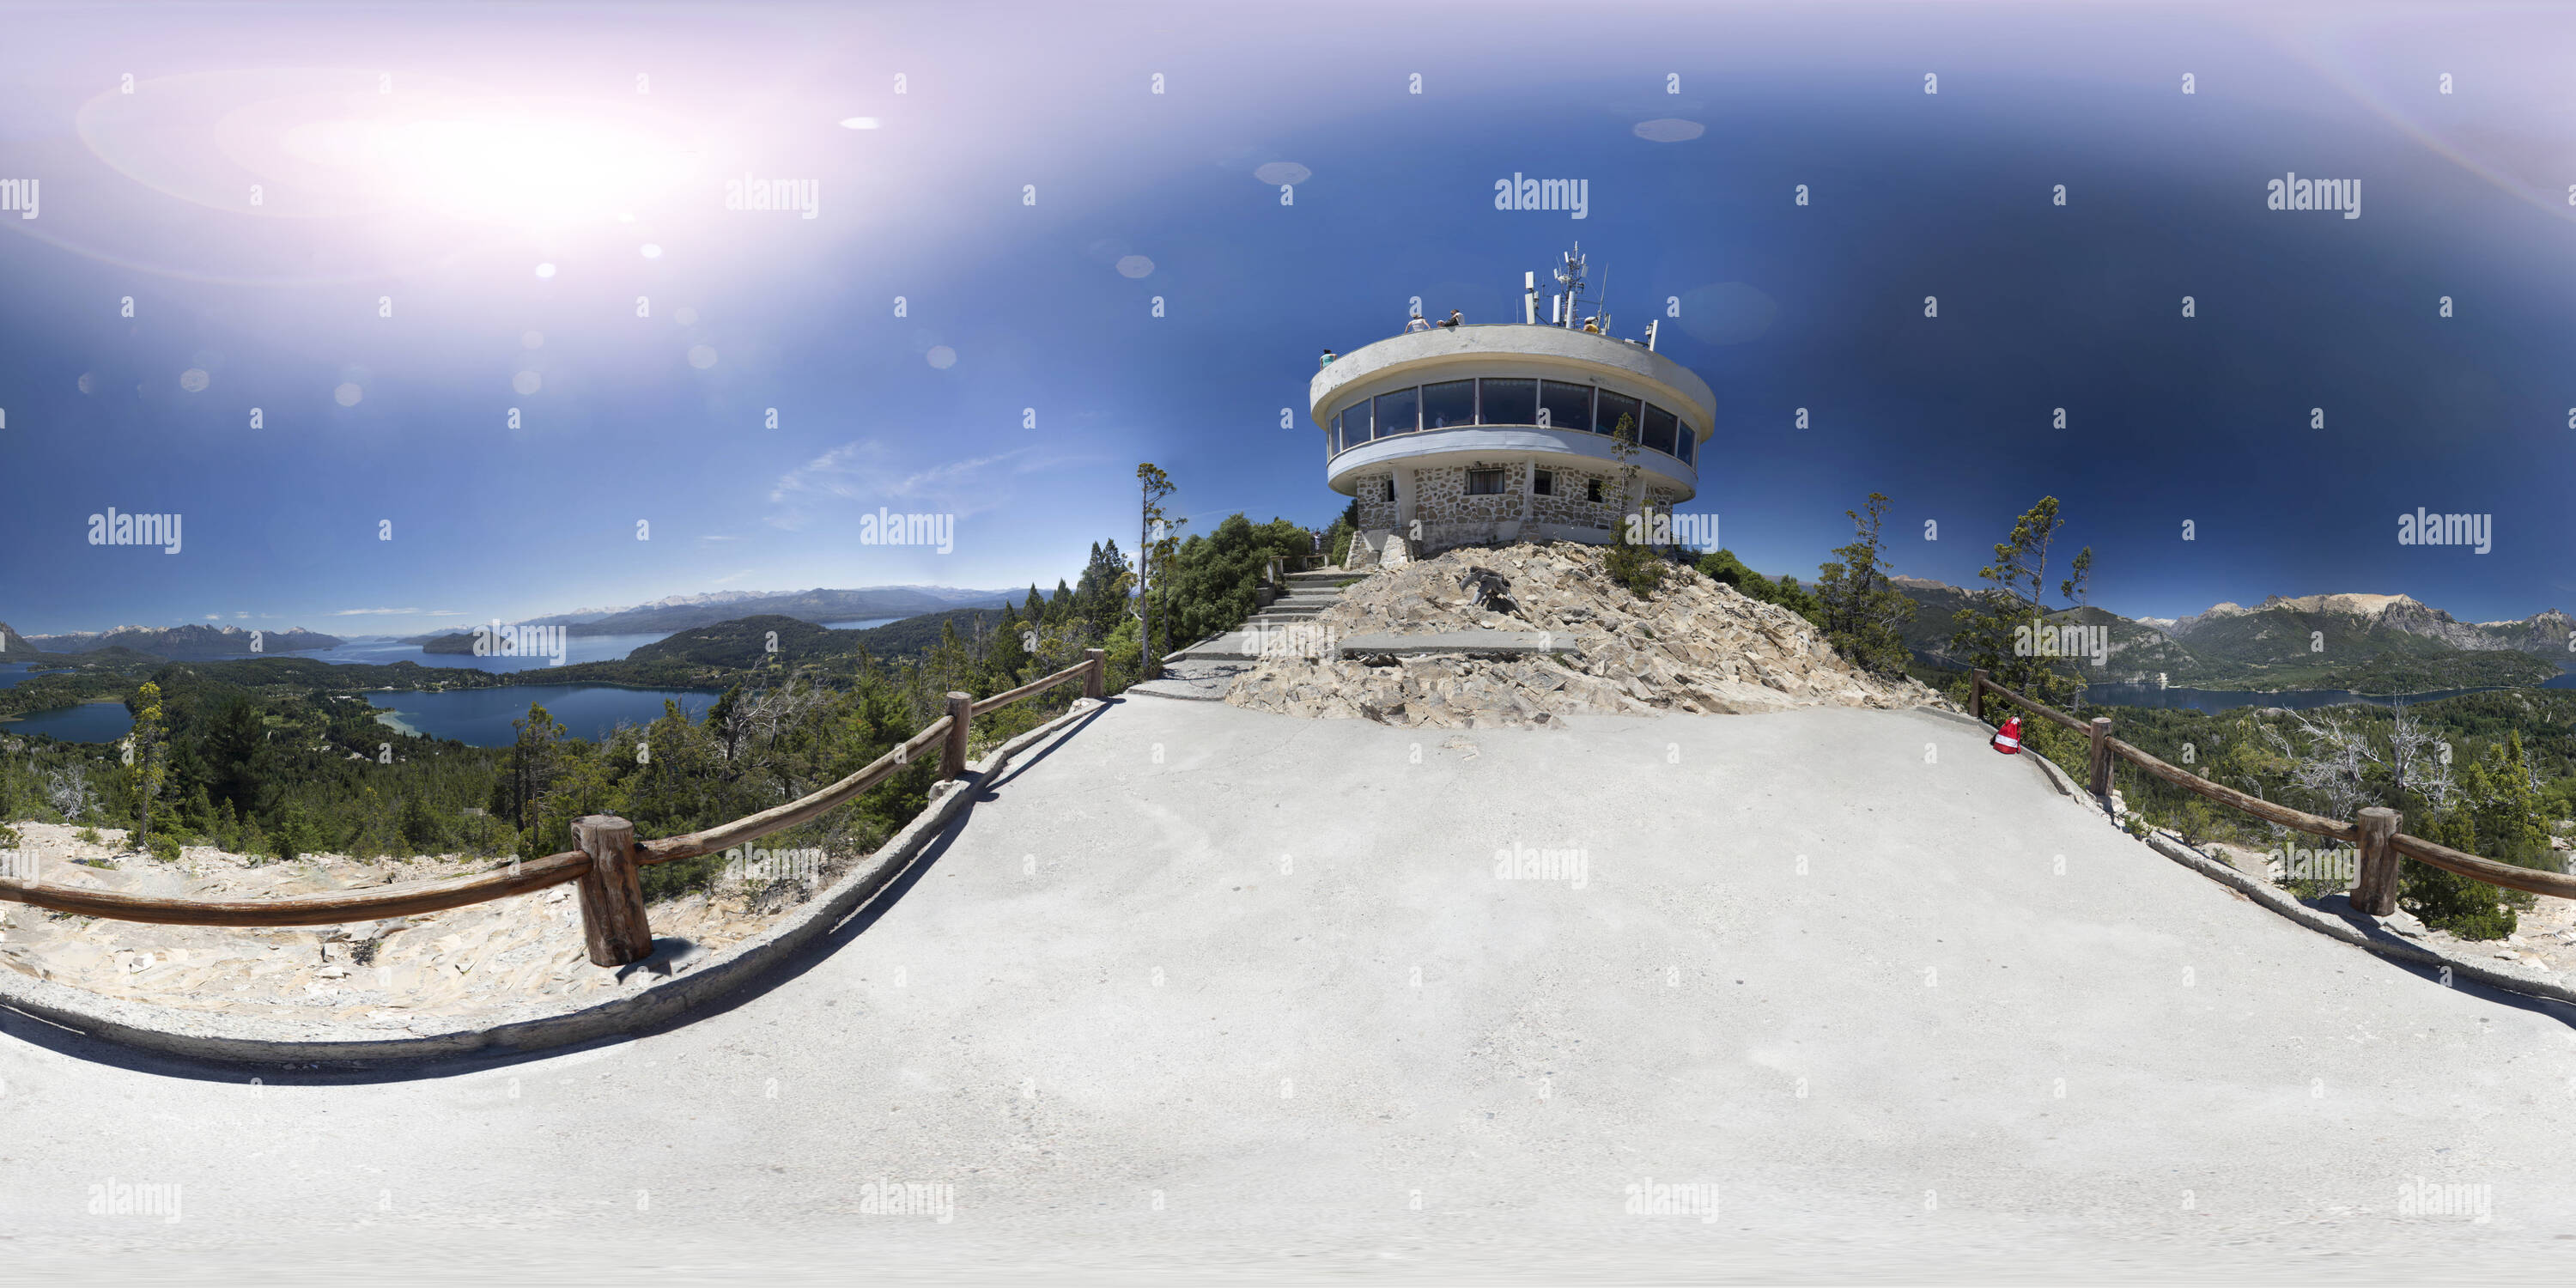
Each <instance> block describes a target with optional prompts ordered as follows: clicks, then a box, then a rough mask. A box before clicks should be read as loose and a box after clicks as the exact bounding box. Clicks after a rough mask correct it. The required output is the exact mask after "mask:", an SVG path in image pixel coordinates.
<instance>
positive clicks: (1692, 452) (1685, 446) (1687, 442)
mask: <svg viewBox="0 0 2576 1288" xmlns="http://www.w3.org/2000/svg"><path fill="white" fill-rule="evenodd" d="M1677 423H1678V425H1679V426H1680V428H1681V449H1682V450H1681V453H1680V455H1681V461H1682V464H1684V465H1689V464H1692V460H1691V458H1692V457H1693V456H1696V455H1698V453H1699V435H1698V434H1696V433H1694V432H1692V430H1691V427H1690V422H1689V421H1686V420H1685V421H1680V422H1677Z"/></svg>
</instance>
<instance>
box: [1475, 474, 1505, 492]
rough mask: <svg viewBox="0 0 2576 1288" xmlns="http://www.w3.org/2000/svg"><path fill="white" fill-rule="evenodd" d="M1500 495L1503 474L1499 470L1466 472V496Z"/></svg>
mask: <svg viewBox="0 0 2576 1288" xmlns="http://www.w3.org/2000/svg"><path fill="white" fill-rule="evenodd" d="M1502 494H1503V472H1502V471H1501V470H1469V471H1467V495H1469V496H1501V495H1502Z"/></svg>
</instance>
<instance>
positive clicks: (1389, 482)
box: [1386, 474, 1395, 501]
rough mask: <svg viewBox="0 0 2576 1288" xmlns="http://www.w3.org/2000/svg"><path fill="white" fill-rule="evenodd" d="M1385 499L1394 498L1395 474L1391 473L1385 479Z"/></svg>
mask: <svg viewBox="0 0 2576 1288" xmlns="http://www.w3.org/2000/svg"><path fill="white" fill-rule="evenodd" d="M1386 499H1387V500H1390V501H1392V500H1394V499H1395V476H1394V475H1392V474H1390V475H1388V476H1387V479H1386Z"/></svg>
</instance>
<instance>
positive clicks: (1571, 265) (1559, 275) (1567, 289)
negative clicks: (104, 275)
mask: <svg viewBox="0 0 2576 1288" xmlns="http://www.w3.org/2000/svg"><path fill="white" fill-rule="evenodd" d="M1556 284H1557V286H1558V288H1559V290H1558V295H1559V296H1560V297H1561V298H1562V299H1564V301H1565V306H1564V311H1563V313H1562V314H1561V321H1562V323H1563V325H1565V326H1566V327H1568V328H1571V327H1573V326H1574V311H1575V305H1576V300H1577V299H1578V298H1580V297H1581V296H1582V294H1583V243H1581V242H1576V243H1574V249H1572V250H1570V251H1567V252H1566V253H1565V262H1564V263H1562V264H1560V265H1558V266H1557V269H1556Z"/></svg>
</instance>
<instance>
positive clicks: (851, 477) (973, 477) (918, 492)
mask: <svg viewBox="0 0 2576 1288" xmlns="http://www.w3.org/2000/svg"><path fill="white" fill-rule="evenodd" d="M1036 450H1037V449H1036V448H1034V447H1016V448H1013V449H1011V450H1010V451H1007V452H1000V453H996V454H995V455H992V456H976V457H969V458H968V459H965V460H962V461H949V462H946V463H944V464H939V465H934V466H931V467H930V468H928V469H921V470H911V471H906V470H904V469H903V468H902V467H901V466H899V465H896V464H895V463H894V462H893V461H892V460H891V459H890V458H891V456H892V454H891V453H889V452H888V451H887V450H886V448H885V444H883V443H880V442H877V441H875V440H872V439H871V440H866V441H861V442H853V443H844V444H842V445H841V446H839V447H835V448H833V449H832V450H831V451H828V452H825V453H823V454H822V455H821V456H817V457H815V458H814V459H813V460H810V461H807V462H806V463H804V464H803V465H800V466H798V467H796V468H795V469H792V470H789V471H788V472H786V473H785V474H782V475H780V476H779V477H778V482H777V484H776V485H775V486H774V487H772V488H771V489H770V492H769V500H770V503H771V504H772V505H775V506H778V507H779V510H778V512H776V513H773V514H771V515H770V516H769V522H770V525H771V526H773V527H780V528H786V529H789V530H791V531H793V530H796V529H799V528H802V527H804V526H805V521H806V517H807V516H806V508H807V506H809V505H811V504H813V503H814V502H816V501H820V500H837V501H856V502H858V503H859V504H860V506H861V508H863V509H864V508H873V507H875V506H880V505H883V506H888V507H894V506H912V507H918V506H921V505H924V504H927V505H929V506H931V507H934V508H936V509H938V510H940V511H943V512H945V513H949V514H956V515H967V514H976V513H980V512H982V511H984V510H988V509H991V508H993V505H994V503H995V501H996V499H997V498H996V497H995V496H994V494H993V489H992V487H991V486H990V485H989V484H986V483H982V482H979V480H980V479H981V478H982V477H983V476H984V475H985V474H987V473H988V472H989V471H990V469H991V467H993V466H997V465H1002V464H1005V463H1014V462H1015V463H1016V464H1017V468H1015V469H1013V470H1012V472H1013V473H1015V474H1025V473H1027V472H1028V471H1029V470H1030V469H1031V468H1034V467H1035V465H1036V462H1035V461H1033V460H1031V459H1029V457H1030V454H1031V453H1033V452H1035V451H1036Z"/></svg>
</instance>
